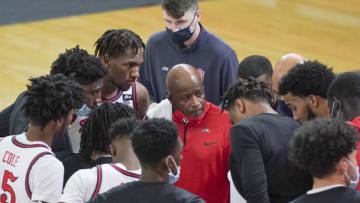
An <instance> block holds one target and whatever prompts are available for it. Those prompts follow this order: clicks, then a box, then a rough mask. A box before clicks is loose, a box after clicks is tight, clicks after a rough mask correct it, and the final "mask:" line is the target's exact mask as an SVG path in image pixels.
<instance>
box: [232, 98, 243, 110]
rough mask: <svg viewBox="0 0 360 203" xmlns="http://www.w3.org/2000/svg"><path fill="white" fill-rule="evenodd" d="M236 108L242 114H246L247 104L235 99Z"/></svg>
mask: <svg viewBox="0 0 360 203" xmlns="http://www.w3.org/2000/svg"><path fill="white" fill-rule="evenodd" d="M234 107H235V109H237V110H238V111H240V112H241V113H244V112H245V103H244V101H243V100H242V99H235V103H234Z"/></svg>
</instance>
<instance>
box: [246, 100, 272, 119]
mask: <svg viewBox="0 0 360 203" xmlns="http://www.w3.org/2000/svg"><path fill="white" fill-rule="evenodd" d="M249 109H250V112H249V113H250V114H251V116H254V115H257V114H261V113H271V114H278V113H277V112H276V111H275V110H274V109H273V108H272V107H271V106H270V104H268V103H265V102H261V103H257V104H253V107H250V108H249Z"/></svg>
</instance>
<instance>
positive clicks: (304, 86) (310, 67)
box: [279, 61, 335, 99]
mask: <svg viewBox="0 0 360 203" xmlns="http://www.w3.org/2000/svg"><path fill="white" fill-rule="evenodd" d="M334 79H335V74H334V73H333V71H332V68H328V67H327V66H326V65H324V64H322V63H320V62H318V61H307V62H304V63H303V64H297V65H296V66H295V67H294V68H292V69H291V70H290V71H289V72H288V73H287V74H286V75H284V76H283V77H282V78H281V81H280V85H279V94H280V95H285V94H287V93H291V94H293V95H294V96H298V97H307V96H309V95H311V94H313V95H318V96H321V97H322V98H325V99H326V98H327V90H328V88H329V86H330V84H331V82H332V81H333V80H334Z"/></svg>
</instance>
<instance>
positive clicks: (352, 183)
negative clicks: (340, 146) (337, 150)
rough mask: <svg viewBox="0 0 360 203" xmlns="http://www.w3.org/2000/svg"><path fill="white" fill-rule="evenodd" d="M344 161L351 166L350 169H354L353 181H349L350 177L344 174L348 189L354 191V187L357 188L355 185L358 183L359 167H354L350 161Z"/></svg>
mask: <svg viewBox="0 0 360 203" xmlns="http://www.w3.org/2000/svg"><path fill="white" fill-rule="evenodd" d="M346 161H347V162H348V163H349V164H350V165H351V167H353V168H354V170H355V171H356V177H355V180H351V178H350V176H349V175H348V174H347V173H345V180H346V182H347V183H348V184H349V186H348V187H349V188H351V189H356V187H357V185H358V183H359V166H354V164H353V163H352V162H351V161H350V160H348V159H346Z"/></svg>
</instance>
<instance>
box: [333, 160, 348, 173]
mask: <svg viewBox="0 0 360 203" xmlns="http://www.w3.org/2000/svg"><path fill="white" fill-rule="evenodd" d="M336 168H337V170H338V171H339V172H340V173H341V174H343V173H347V172H348V168H349V163H348V162H347V161H346V159H345V158H344V157H343V158H341V159H340V160H339V163H338V164H337V166H336Z"/></svg>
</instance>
